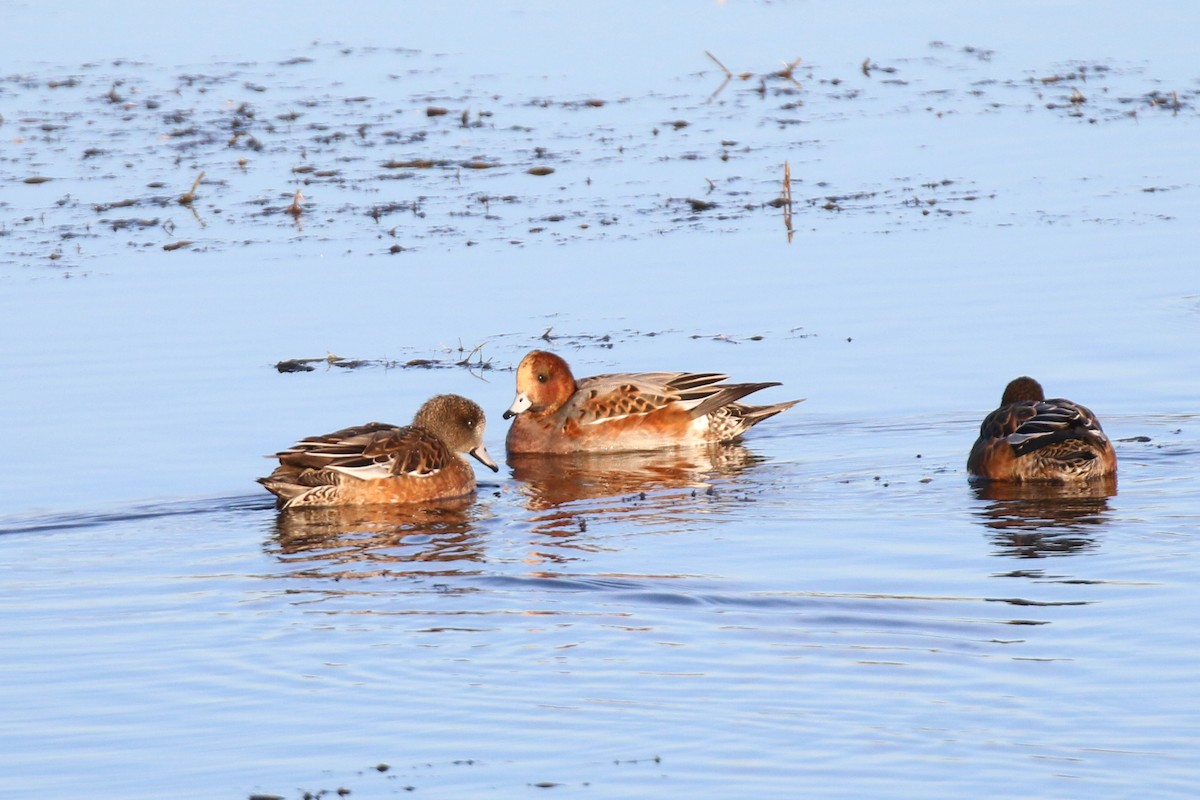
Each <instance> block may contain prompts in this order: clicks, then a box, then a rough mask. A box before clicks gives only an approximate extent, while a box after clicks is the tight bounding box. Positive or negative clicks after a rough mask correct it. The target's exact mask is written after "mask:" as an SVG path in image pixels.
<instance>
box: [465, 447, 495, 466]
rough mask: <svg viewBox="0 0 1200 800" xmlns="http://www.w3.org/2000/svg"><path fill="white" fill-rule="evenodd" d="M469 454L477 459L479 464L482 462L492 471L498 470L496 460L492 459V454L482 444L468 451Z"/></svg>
mask: <svg viewBox="0 0 1200 800" xmlns="http://www.w3.org/2000/svg"><path fill="white" fill-rule="evenodd" d="M469 455H471V456H472V457H473V458H475V459H477V460H478V461H479V463H480V464H483V465H484V466H485V467H487V468H488V469H490V470H491V471H492V472H499V471H500V467H498V466H497V465H496V462H495V461H493V460H492V456H491V455H490V454H489V453H488V451H487V448H486V447H484V446H483V445H482V444H481V445H479V447H476V448H475V449H474V450H471V451H469Z"/></svg>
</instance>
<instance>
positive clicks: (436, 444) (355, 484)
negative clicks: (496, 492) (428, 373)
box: [258, 394, 500, 508]
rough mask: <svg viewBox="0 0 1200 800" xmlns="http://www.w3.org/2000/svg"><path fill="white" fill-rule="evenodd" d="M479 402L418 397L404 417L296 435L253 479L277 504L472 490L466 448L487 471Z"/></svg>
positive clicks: (420, 498) (428, 496) (401, 499)
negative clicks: (408, 420) (408, 419)
mask: <svg viewBox="0 0 1200 800" xmlns="http://www.w3.org/2000/svg"><path fill="white" fill-rule="evenodd" d="M486 424H487V423H486V420H485V419H484V415H483V409H482V408H480V407H479V406H478V405H477V404H476V403H473V402H472V401H470V400H468V399H466V398H465V397H459V396H458V395H456V394H443V395H438V396H437V397H433V398H430V399H429V400H427V401H425V404H424V405H422V406H421V408H420V410H418V411H417V414H416V416H415V417H413V422H412V425H406V426H404V427H396V426H395V425H385V424H384V423H382V422H370V423H367V424H366V425H359V426H356V427H353V428H345V429H343V430H340V431H336V432H334V433H329V434H326V435H324V436H313V437H310V438H308V439H302V440H300V441H299V442H297V443H296V444H294V445H292V446H291V447H289V448H288V449H287V450H284V451H282V452H279V453H276V454H275V455H276V457H277V458H278V459H279V466H278V467H276V468H275V471H274V472H272V473H271V474H270V475H269V476H267V477H266V478H259V479H258V482H259V483H261V484H262V485H263V486H265V487H267V489H268V490H269V491H271V492H272V493H274V494H275V496H276V497H277V498H278V501H277V502H278V505H279V507H280V508H299V507H315V506H342V505H377V504H393V503H421V502H428V501H432V500H444V499H449V498H455V497H463V496H464V495H469V494H471V493H472V492H473V491H475V472H474V470H472V469H471V465H470V463H469V462H468V461H467V459H466V458H465V457H464V456H462V455H459V454H460V453H467V454H470V455H472V456H474V457H475V458H477V459H479V461H480V462H482V463H483V464H484V465H486V466H487V467H489V468H491V470H492V471H493V472H496V471H498V470H499V469H500V468H499V467H498V466H496V462H495V461H493V460H492V457H491V456H490V455H488V451H487V448H486V447H484V445H483V431H484V428H485V427H486Z"/></svg>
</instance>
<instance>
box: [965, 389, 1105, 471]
mask: <svg viewBox="0 0 1200 800" xmlns="http://www.w3.org/2000/svg"><path fill="white" fill-rule="evenodd" d="M967 472H969V473H971V474H972V475H974V476H976V477H979V478H985V479H987V480H992V481H1013V482H1021V481H1056V482H1059V483H1074V482H1077V481H1089V480H1095V479H1101V478H1107V477H1110V476H1113V475H1116V472H1117V454H1116V452H1115V451H1114V450H1113V446H1112V442H1110V441H1109V440H1108V437H1107V436H1105V435H1104V431H1103V430H1102V429H1101V428H1100V422H1099V421H1098V420H1097V419H1096V415H1095V414H1093V413H1092V412H1091V411H1089V410H1088V409H1087V408H1085V407H1083V406H1081V405H1079V404H1078V403H1072V402H1071V401H1070V400H1063V399H1053V400H1047V399H1046V395H1045V393H1044V392H1043V391H1042V386H1041V384H1039V383H1038V382H1037V381H1035V380H1034V379H1033V378H1029V377H1021V378H1016V379H1015V380H1013V381H1012V382H1010V383H1009V384H1008V386H1007V387H1006V388H1005V390H1004V396H1003V397H1002V398H1001V400H1000V407H999V408H997V409H996V410H995V411H993V412H992V413H990V414H988V415H987V417H986V418H984V420H983V425H981V426H980V428H979V439H977V440H976V442H975V446H974V447H972V448H971V455H970V457H969V458H968V459H967Z"/></svg>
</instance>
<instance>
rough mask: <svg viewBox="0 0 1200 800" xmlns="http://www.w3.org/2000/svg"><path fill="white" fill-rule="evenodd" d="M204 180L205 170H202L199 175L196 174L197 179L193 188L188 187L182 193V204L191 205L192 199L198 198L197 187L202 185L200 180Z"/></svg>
mask: <svg viewBox="0 0 1200 800" xmlns="http://www.w3.org/2000/svg"><path fill="white" fill-rule="evenodd" d="M202 180H204V173H203V172H201V173H200V174H199V175H197V176H196V180H195V181H193V182H192V188H191V189H188V190H187V191H186V192H184V193H183V194H182V195H180V197H179V204H180V205H183V206H190V205H191V204H192V201H193V200H195V199H196V187H198V186H199V185H200V181H202Z"/></svg>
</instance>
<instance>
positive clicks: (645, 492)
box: [508, 444, 764, 536]
mask: <svg viewBox="0 0 1200 800" xmlns="http://www.w3.org/2000/svg"><path fill="white" fill-rule="evenodd" d="M763 460H764V459H763V458H762V457H761V456H757V455H754V454H753V453H751V452H750V451H749V450H747V449H746V448H745V447H744V446H743V445H740V444H724V445H709V446H702V447H695V448H681V449H674V450H664V451H650V452H636V453H572V454H567V455H544V454H516V453H514V454H509V456H508V464H509V466H510V467H511V468H512V474H513V477H514V478H515V479H516V480H517V481H518V482H519V483H520V484H521V486H520V491H521V492H522V493H523V494H524V496H525V498H526V507H527V508H528V509H529V510H530V511H534V512H544V513H540V514H539V515H538V516H535V517H534V518H533V520H532V521H533V523H534V526H535V530H536V531H538V532H539V533H543V534H549V535H555V536H568V535H574V534H577V533H579V532H581V531H582V530H586V526H587V521H586V520H587V519H588V518H589V517H591V518H594V517H602V516H623V515H630V514H637V515H638V516H639V517H651V518H654V519H655V520H657V521H669V520H670V519H672V518H674V517H676V516H678V515H679V514H680V513H681V511H683V508H684V507H683V506H681V503H682V502H683V501H684V500H685V499H690V498H693V497H698V496H701V495H703V496H712V495H713V494H714V493H715V491H716V489H715V484H714V481H715V480H716V479H727V478H730V477H733V476H736V475H738V474H739V473H740V472H742V471H743V470H745V469H747V468H748V467H750V466H752V465H754V464H757V463H760V462H762V461H763ZM728 488H729V487H726V488H725V489H723V490H727V489H728ZM589 501H600V502H598V503H597V502H589Z"/></svg>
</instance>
